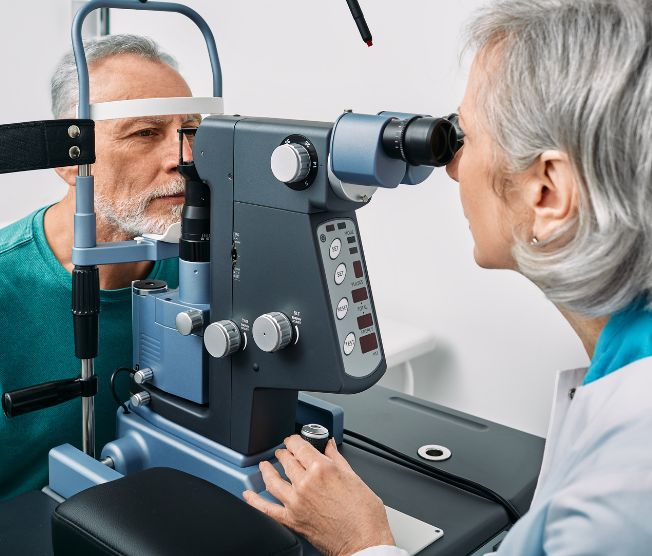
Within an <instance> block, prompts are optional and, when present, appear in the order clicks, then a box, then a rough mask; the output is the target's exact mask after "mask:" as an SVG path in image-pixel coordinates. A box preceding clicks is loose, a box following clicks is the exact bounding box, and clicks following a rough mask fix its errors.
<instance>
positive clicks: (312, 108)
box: [0, 0, 587, 435]
mask: <svg viewBox="0 0 652 556" xmlns="http://www.w3.org/2000/svg"><path fill="white" fill-rule="evenodd" d="M481 3H482V2H480V0H456V1H455V2H432V1H430V0H402V1H401V2H393V1H389V0H374V1H371V0H361V4H362V7H363V9H364V11H365V15H366V17H367V21H368V23H369V26H370V27H371V30H372V33H373V35H374V43H375V44H374V46H373V47H372V48H367V47H366V46H365V45H364V44H363V43H362V41H361V39H360V37H359V35H358V32H357V29H356V28H355V26H354V23H353V20H352V18H351V16H350V13H349V12H348V8H347V6H346V2H344V0H283V1H276V2H269V0H239V1H237V2H235V1H227V0H222V1H220V2H215V1H213V0H186V4H188V5H190V6H191V7H193V8H194V9H196V10H197V11H198V12H199V13H201V14H202V15H203V16H204V17H205V19H206V20H207V21H208V23H209V25H210V26H211V27H212V29H213V32H214V34H215V37H216V40H217V43H218V49H219V53H220V57H221V61H222V69H223V75H224V96H225V104H226V112H227V113H240V114H250V115H256V116H278V117H287V118H297V119H298V118H303V119H313V120H324V121H331V120H334V119H335V118H336V117H337V116H338V114H339V113H341V112H342V110H343V109H346V108H352V109H354V110H355V111H358V112H369V113H375V112H377V111H379V110H386V109H389V110H397V111H405V112H425V113H431V114H435V115H443V114H447V113H449V112H451V111H453V110H455V108H456V107H457V106H458V105H459V103H460V101H461V98H462V95H463V91H464V85H465V79H466V71H467V70H466V67H467V65H468V64H466V63H464V64H462V65H460V63H459V61H458V54H459V49H460V46H461V30H462V27H463V23H464V21H465V20H467V18H468V17H469V16H470V14H471V13H472V12H473V11H474V10H475V9H476V8H477V7H478V6H479V5H480V4H481ZM69 18H70V7H69V0H37V1H33V2H29V3H26V2H2V5H1V7H0V47H1V48H2V52H3V56H2V58H1V59H2V73H1V74H0V75H2V77H0V122H3V123H4V122H7V123H9V122H18V121H27V120H36V119H40V118H48V117H50V114H49V92H48V83H49V77H50V74H51V71H52V69H53V68H54V65H55V64H56V62H57V60H58V58H59V57H60V55H61V54H62V53H63V51H64V50H65V49H66V48H68V47H69ZM111 30H112V32H113V33H120V32H132V33H140V34H144V35H148V36H151V37H153V38H154V39H156V40H157V41H159V42H160V43H161V44H162V45H163V46H164V47H165V48H166V49H167V50H168V51H169V52H171V53H173V54H174V55H175V56H176V57H177V58H178V59H179V61H180V64H181V70H182V73H184V75H185V76H186V77H187V79H188V81H189V83H190V84H191V87H192V88H193V91H194V93H195V94H198V95H207V94H210V92H211V90H210V71H209V65H208V56H207V55H206V53H205V48H204V46H203V41H202V38H201V35H200V34H199V32H198V31H197V30H196V29H195V28H194V27H193V25H192V24H191V23H190V22H189V21H188V20H186V19H185V18H182V17H181V16H175V15H172V14H151V13H149V14H148V13H140V12H132V11H129V12H127V11H115V10H113V11H112V12H111ZM63 192H64V188H63V186H62V185H61V183H60V182H59V180H58V178H57V177H56V176H55V175H54V173H53V172H51V171H42V172H34V173H26V174H12V175H4V176H0V224H6V223H8V222H11V221H13V220H15V219H17V218H19V217H20V216H22V215H23V214H26V213H27V212H29V211H31V210H33V209H34V208H37V207H39V206H42V205H44V204H46V203H49V202H52V201H54V200H56V199H58V198H59V197H61V195H62V194H63ZM358 217H359V221H360V226H361V230H362V234H363V239H364V242H365V252H366V258H367V264H368V267H369V272H370V274H371V277H372V281H373V288H374V297H375V301H376V305H377V308H378V310H379V312H380V313H381V315H388V316H392V317H393V318H396V319H398V320H401V321H404V322H408V323H411V324H413V325H416V326H419V327H421V328H424V329H427V330H429V331H431V332H432V333H433V334H435V335H436V336H437V338H438V340H439V346H438V350H437V351H436V352H435V353H434V354H433V356H432V357H424V358H422V359H420V360H418V361H416V364H415V367H416V371H417V376H416V392H417V394H418V395H420V396H421V397H424V398H426V399H430V400H432V401H435V402H438V403H442V404H445V405H448V406H450V407H453V408H456V409H460V410H462V411H467V412H470V413H473V414H475V415H479V416H482V417H485V418H488V419H492V420H495V421H498V422H501V423H505V424H508V425H511V426H514V427H516V428H520V429H522V430H526V431H528V432H532V433H535V434H539V435H544V434H545V431H546V423H547V419H548V415H549V409H550V396H551V393H552V388H553V380H554V373H555V371H556V370H558V369H561V368H567V367H573V366H580V365H585V364H586V363H587V357H586V354H585V353H584V352H583V350H582V347H581V344H580V343H579V341H578V340H577V338H576V337H575V336H574V334H573V332H572V330H571V329H570V327H569V326H568V324H567V323H566V322H565V321H564V320H563V319H562V318H561V316H560V315H559V314H558V313H557V311H556V309H555V308H554V307H553V306H552V305H551V304H550V303H548V302H547V301H546V300H545V298H544V297H543V295H542V294H541V293H540V292H539V291H538V290H537V289H536V288H535V287H533V286H532V285H531V284H529V283H528V282H527V281H526V280H525V279H523V278H521V277H520V276H518V275H516V274H514V273H511V272H504V271H486V270H482V269H479V268H478V267H476V266H475V263H474V262H473V256H472V249H473V245H472V240H471V235H470V232H469V230H468V226H467V223H466V221H465V219H464V216H463V214H462V211H461V208H460V203H459V199H458V193H457V190H456V185H455V184H454V183H453V182H452V181H451V180H449V179H448V178H447V176H446V175H445V172H444V171H443V170H436V171H435V172H434V174H433V176H432V177H431V178H430V179H429V180H428V181H427V182H425V183H424V184H422V185H420V186H416V187H407V186H402V187H401V188H400V189H399V190H394V191H379V192H378V193H377V194H376V196H375V197H374V199H373V202H372V203H371V205H370V206H368V207H366V208H365V209H364V210H361V211H359V215H358ZM381 328H382V321H381Z"/></svg>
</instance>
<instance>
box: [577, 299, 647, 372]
mask: <svg viewBox="0 0 652 556" xmlns="http://www.w3.org/2000/svg"><path fill="white" fill-rule="evenodd" d="M646 305H647V300H646V298H645V297H640V298H638V299H636V300H635V301H634V302H633V303H631V304H630V305H629V306H627V307H626V308H625V309H623V310H622V311H620V312H618V313H615V314H614V315H612V316H611V318H610V319H609V321H607V324H606V325H605V327H604V329H603V330H602V332H601V333H600V337H599V338H598V343H597V344H596V346H595V351H594V352H593V359H592V360H591V365H590V366H589V370H588V372H587V373H586V376H585V377H584V382H583V384H589V383H590V382H593V381H595V380H598V379H600V378H602V377H603V376H606V375H608V374H609V373H612V372H614V371H617V370H618V369H621V368H622V367H624V366H625V365H629V364H630V363H633V362H634V361H638V360H639V359H643V358H644V357H649V356H652V312H650V311H648V310H647V309H646Z"/></svg>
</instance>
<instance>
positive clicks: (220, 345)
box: [204, 320, 242, 357]
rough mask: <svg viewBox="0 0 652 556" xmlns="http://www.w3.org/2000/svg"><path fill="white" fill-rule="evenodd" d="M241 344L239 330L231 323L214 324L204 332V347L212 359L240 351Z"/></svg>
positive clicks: (220, 322) (223, 321)
mask: <svg viewBox="0 0 652 556" xmlns="http://www.w3.org/2000/svg"><path fill="white" fill-rule="evenodd" d="M241 344H242V336H241V335H240V330H239V329H238V327H237V325H236V324H235V323H234V322H233V321H230V320H221V321H219V322H214V323H211V324H209V325H208V326H207V327H206V330H204V345H205V346H206V351H208V353H210V354H211V355H212V356H213V357H226V356H227V355H231V354H232V353H235V352H236V351H238V350H239V349H240V345H241Z"/></svg>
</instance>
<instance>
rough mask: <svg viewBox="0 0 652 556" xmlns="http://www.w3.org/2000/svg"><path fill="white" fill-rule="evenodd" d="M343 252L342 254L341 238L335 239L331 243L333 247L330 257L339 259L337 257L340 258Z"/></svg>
mask: <svg viewBox="0 0 652 556" xmlns="http://www.w3.org/2000/svg"><path fill="white" fill-rule="evenodd" d="M341 252H342V240H340V239H339V238H335V239H334V240H333V242H332V243H331V247H330V250H329V252H328V254H329V255H330V258H331V259H333V260H335V259H337V257H339V256H340V253H341Z"/></svg>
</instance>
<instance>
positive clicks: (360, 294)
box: [351, 288, 369, 303]
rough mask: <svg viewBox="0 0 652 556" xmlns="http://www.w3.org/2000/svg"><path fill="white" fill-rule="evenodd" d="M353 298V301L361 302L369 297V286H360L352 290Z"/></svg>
mask: <svg viewBox="0 0 652 556" xmlns="http://www.w3.org/2000/svg"><path fill="white" fill-rule="evenodd" d="M351 298H352V299H353V303H360V301H364V300H365V299H369V294H368V293H367V288H358V289H357V290H353V291H352V292H351Z"/></svg>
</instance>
